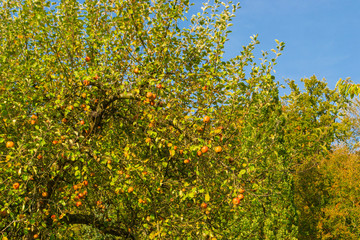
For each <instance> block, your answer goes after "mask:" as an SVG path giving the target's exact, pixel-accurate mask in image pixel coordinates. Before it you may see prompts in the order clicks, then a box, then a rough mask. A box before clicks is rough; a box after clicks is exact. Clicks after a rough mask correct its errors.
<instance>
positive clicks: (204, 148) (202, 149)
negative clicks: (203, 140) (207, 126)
mask: <svg viewBox="0 0 360 240" xmlns="http://www.w3.org/2000/svg"><path fill="white" fill-rule="evenodd" d="M208 150H209V148H208V146H203V147H202V148H201V152H202V153H206V152H207V151H208Z"/></svg>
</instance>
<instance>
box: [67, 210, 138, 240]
mask: <svg viewBox="0 0 360 240" xmlns="http://www.w3.org/2000/svg"><path fill="white" fill-rule="evenodd" d="M62 222H64V223H67V224H85V225H89V226H92V227H94V228H97V229H99V230H100V231H102V232H103V233H105V234H110V235H113V236H118V237H124V238H125V239H135V237H134V236H133V235H132V234H130V233H129V232H128V231H127V230H126V229H121V228H119V225H118V224H117V226H108V225H105V224H104V222H103V221H100V220H98V219H96V218H95V217H94V216H91V215H84V214H66V216H65V217H64V218H62Z"/></svg>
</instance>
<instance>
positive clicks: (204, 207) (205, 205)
mask: <svg viewBox="0 0 360 240" xmlns="http://www.w3.org/2000/svg"><path fill="white" fill-rule="evenodd" d="M200 207H201V208H202V209H206V208H207V207H208V205H207V203H202V204H201V205H200Z"/></svg>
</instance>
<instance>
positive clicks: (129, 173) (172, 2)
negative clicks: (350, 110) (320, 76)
mask: <svg viewBox="0 0 360 240" xmlns="http://www.w3.org/2000/svg"><path fill="white" fill-rule="evenodd" d="M238 8H239V5H238V4H236V5H233V4H230V3H229V4H227V3H224V2H221V1H214V3H213V4H212V5H207V4H206V5H205V6H204V8H203V12H202V13H199V14H198V15H195V16H193V17H192V18H191V21H190V25H189V26H188V27H186V28H182V29H181V28H180V27H179V23H180V22H181V21H183V20H184V19H185V18H186V15H185V14H186V13H187V11H188V9H189V2H188V1H186V0H168V1H165V0H158V1H131V0H129V1H120V0H119V1H109V0H100V1H93V0H89V1H85V2H84V4H80V3H79V2H77V1H74V0H64V1H61V2H60V3H59V4H56V3H55V4H54V3H52V2H49V1H45V0H38V1H20V0H12V1H10V0H9V1H5V2H3V3H1V8H0V19H1V20H0V35H1V36H2V38H1V39H0V55H1V59H0V61H1V64H0V79H1V91H2V92H1V96H0V113H1V118H2V122H1V127H0V129H1V130H0V134H1V135H0V142H1V143H2V145H1V146H0V154H1V163H0V164H1V168H0V169H1V175H0V181H1V184H0V189H1V193H2V194H1V196H0V202H1V215H2V218H1V221H0V229H1V230H0V232H1V234H2V236H4V237H5V236H6V237H8V238H9V239H21V238H23V237H24V238H25V237H26V238H38V237H40V238H44V239H69V238H70V237H73V238H81V236H80V233H82V234H84V235H83V236H82V237H83V238H86V239H91V238H99V239H104V238H106V237H109V238H110V237H111V238H119V239H146V238H148V239H155V238H156V239H169V238H175V239H184V238H193V239H209V238H213V239H214V238H216V239H238V238H245V239H296V238H297V236H298V219H297V212H296V204H295V203H294V194H295V192H294V180H293V175H292V174H291V172H292V171H293V170H294V163H297V162H299V161H300V162H301V159H305V158H307V157H310V156H314V154H319V152H320V151H322V150H321V149H324V151H325V150H328V146H329V145H330V143H331V141H332V140H333V138H332V137H330V135H327V134H330V133H332V132H333V127H334V126H333V125H332V123H331V120H332V119H333V118H332V114H334V113H333V112H332V111H335V110H336V109H335V108H334V106H333V104H334V103H341V102H342V99H340V100H338V101H335V100H333V99H332V98H331V99H330V100H331V101H330V100H328V99H326V101H324V100H323V98H320V97H319V98H316V97H314V96H318V93H316V92H314V95H311V97H310V98H309V99H305V100H304V101H303V102H297V101H298V100H297V96H296V94H298V95H301V94H300V92H299V90H298V89H297V87H296V86H295V84H294V83H292V84H291V88H292V89H293V90H294V91H295V93H294V94H292V95H291V97H290V98H289V99H291V100H289V101H290V104H291V103H295V102H296V104H297V105H296V104H295V105H296V106H299V104H300V103H301V104H304V107H305V111H304V112H309V111H313V110H311V109H313V108H314V106H317V107H318V111H319V113H316V115H315V116H318V117H319V118H320V120H319V119H317V118H315V119H314V120H313V121H312V122H311V124H309V125H306V124H307V118H311V116H310V114H305V115H304V119H303V120H301V119H300V120H299V119H298V118H296V114H298V113H299V112H296V111H295V112H294V111H287V110H286V108H287V107H285V108H284V107H283V102H282V101H281V99H280V98H279V84H278V83H277V82H276V81H275V79H274V76H272V75H271V73H272V71H273V67H274V65H275V64H276V58H277V57H278V56H279V55H281V51H282V50H283V48H284V43H282V42H278V41H277V47H276V49H274V50H272V51H273V52H274V55H273V56H268V53H267V52H264V53H263V54H262V58H261V59H260V62H258V61H254V60H253V59H254V57H255V56H254V55H253V53H252V51H253V50H254V48H255V46H256V45H257V44H258V43H259V41H258V40H257V37H256V36H254V37H252V41H251V43H249V44H248V45H247V46H245V47H243V49H242V51H241V52H240V54H239V56H237V57H235V58H233V59H230V60H228V61H225V60H224V59H223V53H224V52H223V49H224V44H225V42H226V40H227V34H228V33H229V30H228V27H230V25H231V24H230V23H229V22H230V21H231V19H232V18H233V17H234V13H235V11H236V10H237V9H238ZM309 83H310V85H309V86H310V89H313V87H312V86H311V84H314V85H315V89H318V87H319V84H320V83H319V82H318V81H317V80H316V79H312V80H311V81H310V82H309ZM324 94H325V96H326V94H327V92H324ZM330 95H331V97H333V96H334V95H332V94H330ZM319 96H323V95H322V92H321V93H320V95H319ZM323 104H325V105H326V106H325V107H323ZM321 111H325V112H326V113H324V114H322V112H321ZM327 111H329V113H328V112H327ZM309 113H310V112H309ZM323 118H324V119H323ZM319 121H320V123H321V124H325V123H326V124H330V126H329V129H328V128H325V127H324V126H323V125H321V124H320V125H319V124H318V122H319ZM299 123H302V124H303V125H302V126H303V127H304V128H303V129H302V130H301V129H300V130H301V131H302V132H303V135H304V137H301V138H300V137H299V138H296V137H298V136H301V135H294V134H293V132H294V131H295V130H294V129H293V127H292V126H293V125H295V126H297V125H298V124H299ZM319 126H320V130H326V131H328V132H327V133H326V134H324V133H322V134H321V133H320V135H319V131H318V128H319ZM321 127H322V128H321ZM300 130H299V132H300ZM304 131H305V132H304ZM306 131H307V132H308V133H307V132H306ZM307 136H309V139H307ZM316 138H319V140H318V141H315V142H314V143H313V144H312V145H311V144H310V145H308V146H306V147H304V146H303V144H306V143H311V142H309V141H310V140H315V139H316ZM304 148H306V151H304ZM302 151H303V152H302ZM300 152H302V153H301V156H300V157H299V156H298V155H297V154H299V153H300ZM325 152H326V151H325ZM79 225H80V226H79ZM74 226H75V227H74Z"/></svg>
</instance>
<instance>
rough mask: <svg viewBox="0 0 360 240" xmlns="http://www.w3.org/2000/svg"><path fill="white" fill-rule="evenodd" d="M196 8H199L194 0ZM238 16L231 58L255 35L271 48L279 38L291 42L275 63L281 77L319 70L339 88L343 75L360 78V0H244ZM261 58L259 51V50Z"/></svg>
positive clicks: (229, 50)
mask: <svg viewBox="0 0 360 240" xmlns="http://www.w3.org/2000/svg"><path fill="white" fill-rule="evenodd" d="M195 1H196V5H195V9H194V10H200V6H201V4H200V2H205V1H203V0H201V1H200V0H195ZM195 1H194V0H193V1H192V2H195ZM240 3H241V9H239V10H238V12H237V16H236V18H235V19H234V21H233V24H234V25H233V26H232V28H231V29H230V30H232V33H231V34H230V35H229V41H228V42H227V45H226V49H225V51H226V54H225V57H226V58H230V57H233V56H235V55H238V54H239V53H240V51H241V48H242V46H243V45H247V43H248V42H250V38H249V37H250V36H252V35H254V34H259V37H258V40H260V42H261V44H260V45H259V46H258V50H259V52H260V53H261V50H264V51H268V52H270V49H272V48H275V47H276V43H275V41H274V40H275V39H278V40H279V41H283V42H285V44H286V47H285V50H284V52H283V55H282V56H280V57H279V59H278V61H277V62H278V64H277V65H276V67H275V70H276V74H275V76H276V79H277V80H278V81H280V82H282V83H283V79H293V80H295V81H296V82H297V83H300V79H301V78H305V77H310V76H312V75H316V76H317V77H318V78H320V79H322V78H325V79H326V80H327V82H328V84H329V87H330V88H334V87H335V84H336V82H337V81H338V80H339V78H343V79H344V78H346V77H351V79H352V81H354V82H355V83H360V61H359V60H358V58H359V56H360V40H359V39H360V0H341V1H335V0H243V1H240ZM258 56H259V57H260V55H258Z"/></svg>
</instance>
